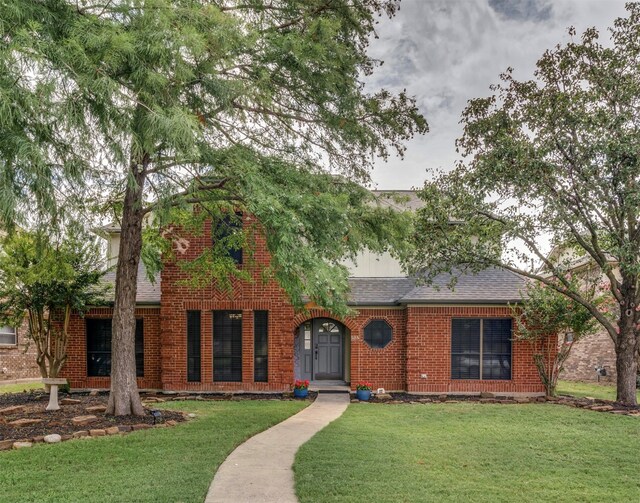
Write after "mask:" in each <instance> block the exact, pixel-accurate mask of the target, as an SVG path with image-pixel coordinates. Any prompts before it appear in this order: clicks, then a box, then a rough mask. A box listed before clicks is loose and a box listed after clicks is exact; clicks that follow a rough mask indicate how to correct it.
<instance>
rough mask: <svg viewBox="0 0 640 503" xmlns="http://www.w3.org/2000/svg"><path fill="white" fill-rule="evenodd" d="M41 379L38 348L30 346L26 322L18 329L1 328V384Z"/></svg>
mask: <svg viewBox="0 0 640 503" xmlns="http://www.w3.org/2000/svg"><path fill="white" fill-rule="evenodd" d="M39 377H41V376H40V369H39V368H38V364H37V363H36V347H35V345H34V344H29V341H28V339H27V326H26V322H25V323H24V324H23V325H22V326H21V327H17V328H14V327H0V383H1V382H2V381H13V380H19V379H36V378H39Z"/></svg>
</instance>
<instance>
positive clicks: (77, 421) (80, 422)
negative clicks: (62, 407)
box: [71, 416, 98, 426]
mask: <svg viewBox="0 0 640 503" xmlns="http://www.w3.org/2000/svg"><path fill="white" fill-rule="evenodd" d="M97 420H98V418H97V417H96V416H76V417H74V418H72V419H71V422H72V423H73V424H74V425H76V426H84V425H85V424H91V423H94V422H95V421H97Z"/></svg>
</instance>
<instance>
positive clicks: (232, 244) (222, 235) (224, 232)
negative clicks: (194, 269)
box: [211, 212, 242, 264]
mask: <svg viewBox="0 0 640 503" xmlns="http://www.w3.org/2000/svg"><path fill="white" fill-rule="evenodd" d="M211 234H212V238H213V245H214V246H218V245H219V246H222V247H224V248H226V250H227V252H228V253H229V256H230V257H231V258H232V259H233V261H234V262H235V263H236V264H242V245H241V242H242V213H239V212H238V213H236V214H235V215H233V216H232V215H226V216H223V217H222V218H220V219H219V220H217V221H215V222H213V225H212V229H211Z"/></svg>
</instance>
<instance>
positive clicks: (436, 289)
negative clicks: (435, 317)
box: [400, 268, 525, 304]
mask: <svg viewBox="0 0 640 503" xmlns="http://www.w3.org/2000/svg"><path fill="white" fill-rule="evenodd" d="M458 274H459V276H458V281H457V283H456V285H455V286H454V288H453V290H452V289H450V288H449V287H448V284H449V282H450V281H451V277H452V275H451V274H446V273H445V274H440V275H439V276H436V278H434V280H433V283H432V284H431V285H418V286H416V287H415V288H413V289H412V290H411V291H409V292H407V293H406V294H405V295H403V296H402V298H401V299H400V302H401V303H402V304H437V303H443V302H447V303H455V304H506V303H508V302H518V301H519V300H521V299H522V293H521V290H522V289H523V287H524V284H525V279H524V278H522V277H521V276H518V275H516V274H514V273H512V272H511V271H507V270H505V269H498V268H488V269H485V270H483V271H480V272H479V273H477V274H472V273H462V274H460V273H458Z"/></svg>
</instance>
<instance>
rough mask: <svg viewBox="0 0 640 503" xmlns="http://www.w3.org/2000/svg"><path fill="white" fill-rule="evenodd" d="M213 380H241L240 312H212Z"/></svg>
mask: <svg viewBox="0 0 640 503" xmlns="http://www.w3.org/2000/svg"><path fill="white" fill-rule="evenodd" d="M213 380H214V381H235V382H240V381H242V312H241V311H214V312H213Z"/></svg>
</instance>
